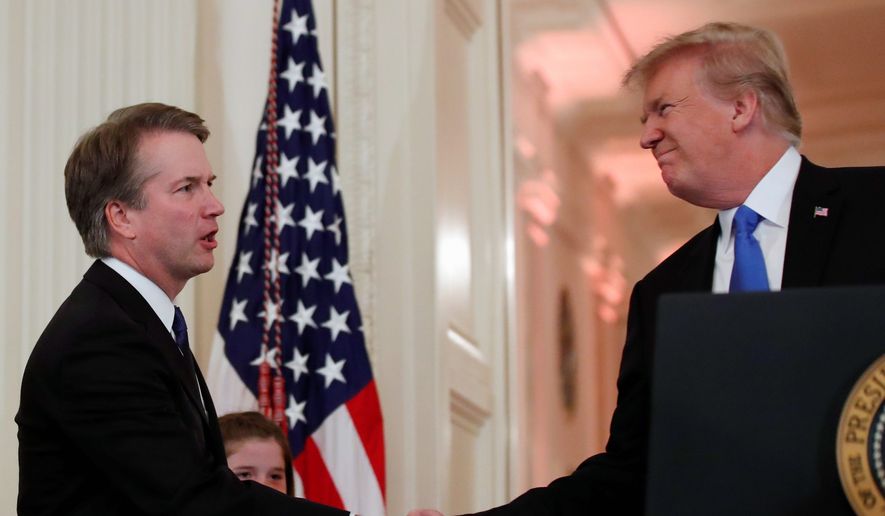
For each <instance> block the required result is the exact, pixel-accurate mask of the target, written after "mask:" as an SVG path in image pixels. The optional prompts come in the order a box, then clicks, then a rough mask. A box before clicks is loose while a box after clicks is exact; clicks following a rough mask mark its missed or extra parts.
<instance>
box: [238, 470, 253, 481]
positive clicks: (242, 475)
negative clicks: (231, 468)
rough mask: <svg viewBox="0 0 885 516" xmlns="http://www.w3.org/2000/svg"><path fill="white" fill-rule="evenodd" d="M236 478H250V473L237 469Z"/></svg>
mask: <svg viewBox="0 0 885 516" xmlns="http://www.w3.org/2000/svg"><path fill="white" fill-rule="evenodd" d="M237 478H239V479H240V480H251V479H252V473H249V472H248V471H238V472H237Z"/></svg>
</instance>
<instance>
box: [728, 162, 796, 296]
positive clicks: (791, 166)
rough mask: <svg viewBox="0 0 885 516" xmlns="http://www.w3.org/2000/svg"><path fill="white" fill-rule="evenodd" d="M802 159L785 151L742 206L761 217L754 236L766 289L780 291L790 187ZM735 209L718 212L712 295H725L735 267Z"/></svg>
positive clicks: (794, 182)
mask: <svg viewBox="0 0 885 516" xmlns="http://www.w3.org/2000/svg"><path fill="white" fill-rule="evenodd" d="M801 164H802V156H800V155H799V151H797V150H796V148H795V147H792V146H791V147H789V148H787V150H786V152H784V154H783V156H781V158H780V159H779V160H778V162H777V163H775V164H774V166H773V167H772V168H771V170H769V171H768V172H767V173H766V174H765V176H764V177H763V178H762V180H761V181H759V183H758V184H757V185H756V187H755V188H753V191H752V192H750V195H749V196H748V197H747V200H745V201H744V204H745V205H746V206H748V207H750V208H751V209H752V210H753V211H755V212H756V213H758V214H759V215H761V216H762V217H763V220H762V221H761V222H760V223H759V225H758V226H757V227H756V230H755V231H754V232H753V236H755V237H756V239H757V240H759V246H760V247H761V248H762V256H763V257H764V258H765V271H766V273H767V274H768V287H769V289H771V290H773V291H775V290H780V289H781V281H782V280H783V277H784V254H785V252H786V249H787V226H788V225H789V222H790V208H791V207H792V205H793V187H794V186H795V185H796V178H797V177H798V176H799V166H800V165H801ZM737 209H738V207H737V206H736V207H734V208H731V209H729V210H723V211H720V212H719V227H720V228H721V229H722V231H721V232H720V234H719V241H718V242H717V243H716V264H715V266H714V267H713V292H716V293H725V292H728V288H729V284H730V283H731V270H732V268H733V267H734V231H733V230H732V226H731V223H732V221H733V220H734V214H735V212H737Z"/></svg>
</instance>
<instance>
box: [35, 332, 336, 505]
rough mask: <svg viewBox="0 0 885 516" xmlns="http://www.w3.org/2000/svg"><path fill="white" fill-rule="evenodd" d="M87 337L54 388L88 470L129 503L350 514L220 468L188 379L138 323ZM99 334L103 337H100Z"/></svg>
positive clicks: (63, 427) (61, 424)
mask: <svg viewBox="0 0 885 516" xmlns="http://www.w3.org/2000/svg"><path fill="white" fill-rule="evenodd" d="M112 326H114V324H113V323H108V324H107V325H106V326H105V327H104V328H102V331H101V334H100V335H94V336H88V335H86V336H81V337H80V338H78V342H77V344H76V345H75V346H70V348H71V350H70V351H69V352H68V353H67V354H66V356H65V357H64V360H62V361H61V363H60V364H59V367H58V371H59V374H58V377H57V378H56V379H55V381H54V382H53V384H54V386H55V388H56V391H57V392H56V393H55V394H54V395H53V396H51V397H50V399H52V398H54V399H57V400H58V403H57V407H56V410H55V412H56V414H58V428H59V431H60V432H62V433H64V434H65V435H66V437H67V440H68V442H69V443H71V445H72V446H74V447H76V448H78V452H79V453H78V455H79V456H82V457H86V458H87V460H88V461H89V462H90V464H89V465H88V467H86V466H85V465H84V470H87V471H96V472H98V473H99V474H100V475H101V478H104V479H107V482H108V484H109V485H108V486H107V487H108V490H109V491H110V492H116V493H120V494H121V496H122V497H123V498H124V500H125V502H124V504H125V505H132V506H135V507H138V508H139V509H141V510H142V511H143V512H144V513H145V514H201V515H202V514H205V515H213V514H217V515H234V514H237V515H242V514H246V515H248V514H294V513H298V514H317V515H321V514H346V513H343V512H341V511H338V510H336V509H331V508H326V507H323V506H320V505H316V504H313V503H310V502H307V501H304V500H296V499H293V498H289V497H286V496H284V495H281V494H279V493H277V492H276V491H274V490H272V489H269V488H266V487H265V486H261V485H259V484H255V483H252V482H240V481H239V480H238V479H237V478H236V477H235V476H234V475H233V474H232V473H231V472H230V471H229V470H228V468H227V467H226V464H219V463H218V461H216V460H214V459H213V457H212V454H211V452H210V451H209V450H207V448H206V444H205V439H203V438H202V436H201V435H199V434H201V433H202V428H200V429H199V430H195V429H194V427H193V425H188V424H187V423H186V422H185V420H184V419H183V418H184V417H186V415H184V414H182V410H181V407H180V406H178V405H177V404H176V398H175V396H174V395H173V393H175V392H177V390H178V389H180V386H179V384H178V383H177V382H178V380H177V378H176V377H175V376H174V374H173V373H172V372H171V371H170V370H169V367H168V365H167V364H166V363H165V362H164V359H163V356H162V355H161V354H160V352H159V351H158V350H157V349H156V347H155V343H151V342H149V340H148V338H147V335H146V334H145V333H144V332H139V331H135V330H134V329H133V328H132V326H133V325H132V324H125V323H122V322H119V321H118V323H117V325H116V326H117V327H116V328H114V327H112ZM96 333H97V332H96Z"/></svg>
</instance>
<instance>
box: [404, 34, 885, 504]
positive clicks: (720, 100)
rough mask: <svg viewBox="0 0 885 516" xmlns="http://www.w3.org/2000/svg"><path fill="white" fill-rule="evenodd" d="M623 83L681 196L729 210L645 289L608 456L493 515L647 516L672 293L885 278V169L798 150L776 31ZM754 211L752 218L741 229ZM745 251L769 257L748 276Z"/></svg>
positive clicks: (666, 52)
mask: <svg viewBox="0 0 885 516" xmlns="http://www.w3.org/2000/svg"><path fill="white" fill-rule="evenodd" d="M624 82H625V84H626V85H636V86H638V87H640V88H642V89H643V93H644V95H643V106H642V117H641V120H642V124H643V130H642V135H641V138H640V144H641V146H642V147H643V148H646V149H649V150H650V151H651V152H652V153H653V155H654V156H655V159H656V160H657V162H658V166H659V167H660V169H661V176H662V178H663V180H664V182H665V183H666V185H667V187H668V188H669V190H670V192H671V193H672V194H673V195H675V196H677V197H679V198H681V199H683V200H685V201H687V202H690V203H692V204H695V205H698V206H703V207H707V208H715V209H717V210H719V215H718V217H717V219H716V221H715V222H714V223H713V225H711V226H710V227H709V228H707V229H705V230H703V231H701V232H700V233H699V234H697V235H696V236H694V237H693V238H692V239H691V240H689V241H688V242H687V243H686V244H685V245H683V246H682V247H681V248H680V249H679V250H677V251H676V252H675V253H673V254H672V255H671V256H670V257H669V258H667V259H666V260H665V261H664V262H663V263H661V264H660V265H659V266H657V267H656V268H655V269H654V270H652V271H651V272H650V273H649V274H648V275H647V276H646V277H645V278H643V279H642V280H640V281H639V282H638V283H637V284H636V286H635V288H634V289H633V294H632V296H631V300H630V311H629V316H628V321H627V340H626V345H625V347H624V354H623V357H622V360H621V369H620V374H619V377H618V403H617V408H616V409H615V413H614V416H613V418H612V423H611V432H610V437H609V441H608V443H607V445H606V450H605V452H604V453H601V454H598V455H595V456H593V457H590V458H589V459H587V460H586V461H584V462H583V463H582V464H581V465H580V466H579V467H578V468H577V470H576V471H575V472H574V473H572V474H571V475H569V476H567V477H563V478H560V479H557V480H555V481H554V482H552V483H551V484H550V485H548V486H547V487H543V488H537V489H532V490H530V491H528V492H527V493H525V494H523V495H522V496H520V497H518V498H516V499H515V500H513V501H512V502H510V503H509V504H507V505H504V506H501V507H498V508H495V509H491V510H489V511H486V512H483V513H482V514H484V515H490V516H491V515H494V516H498V515H502V516H503V515H526V516H528V515H533V516H534V515H560V514H641V513H642V511H643V510H644V502H645V469H646V455H647V441H648V431H649V399H650V392H649V389H650V386H649V376H650V371H651V359H652V354H653V349H654V342H653V338H654V335H653V332H654V329H655V313H656V309H657V301H658V298H659V297H660V296H661V294H663V293H668V292H687V291H707V292H710V291H712V292H718V293H725V292H733V291H737V290H780V289H781V288H792V287H812V286H820V285H853V284H869V283H885V239H883V238H881V236H880V233H881V231H882V229H881V228H882V227H885V210H883V209H882V208H881V204H882V203H883V199H885V169H883V168H879V167H870V168H853V169H828V168H823V167H820V166H817V165H815V164H813V163H811V162H810V161H808V160H807V159H806V158H804V157H802V156H800V155H799V153H798V151H797V150H796V147H797V146H798V144H799V137H800V134H801V121H800V118H799V113H798V110H797V109H796V104H795V101H794V99H793V94H792V91H791V87H790V84H789V82H788V79H787V70H786V64H785V60H784V56H783V50H782V48H781V44H780V43H779V41H778V40H777V38H776V37H775V36H774V35H773V34H771V33H770V32H767V31H764V30H760V29H756V28H753V27H747V26H743V25H737V24H724V23H713V24H709V25H705V26H704V27H701V28H699V29H697V30H694V31H690V32H687V33H683V34H680V35H678V36H674V37H672V38H670V39H667V40H665V41H664V42H662V43H661V44H659V45H658V46H656V47H655V48H654V49H653V50H651V51H650V52H649V53H648V54H647V55H645V56H644V57H642V58H640V59H639V60H638V61H637V62H636V64H635V65H634V66H633V67H632V68H631V69H630V70H629V71H628V73H627V75H626V76H625V80H624ZM739 213H743V214H744V215H739ZM747 217H749V218H750V219H752V220H753V223H752V224H753V226H751V227H750V228H749V229H747V230H746V231H745V232H743V233H741V231H740V230H737V229H733V228H737V227H744V225H745V224H746V223H747V222H746V218H747ZM739 219H740V220H739ZM739 233H741V234H740V235H739ZM739 240H742V241H741V242H739ZM746 253H750V254H752V255H753V256H754V257H755V260H756V261H755V263H756V264H757V265H759V266H758V267H755V268H752V267H751V269H750V272H747V269H746V266H747V265H746V264H747V263H748V259H747V258H746V256H747V254H746ZM750 261H752V260H750ZM739 263H740V264H741V265H738V264H739ZM763 264H764V265H763ZM686 367H691V364H686ZM437 514H439V513H437V512H436V511H428V510H425V511H413V513H412V515H413V516H415V515H427V516H429V515H437Z"/></svg>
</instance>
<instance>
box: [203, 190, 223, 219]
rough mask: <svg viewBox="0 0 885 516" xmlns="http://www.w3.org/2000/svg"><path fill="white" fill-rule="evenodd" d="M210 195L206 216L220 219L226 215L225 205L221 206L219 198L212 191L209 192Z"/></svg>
mask: <svg viewBox="0 0 885 516" xmlns="http://www.w3.org/2000/svg"><path fill="white" fill-rule="evenodd" d="M208 193H209V199H208V205H207V208H206V215H208V216H210V217H218V216H220V215H221V214H222V213H224V205H223V204H221V201H219V200H218V197H215V193H213V192H212V190H209V191H208Z"/></svg>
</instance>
